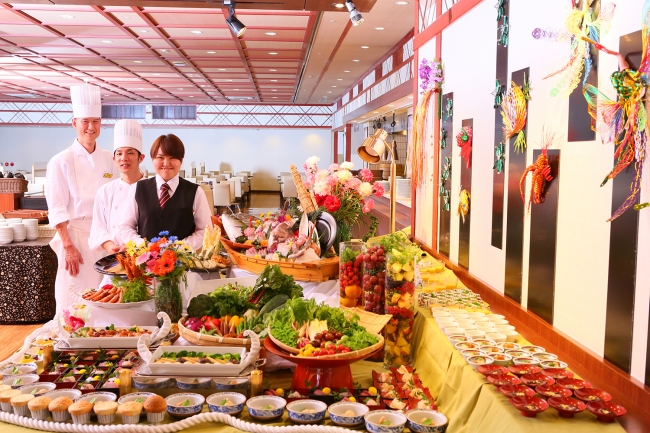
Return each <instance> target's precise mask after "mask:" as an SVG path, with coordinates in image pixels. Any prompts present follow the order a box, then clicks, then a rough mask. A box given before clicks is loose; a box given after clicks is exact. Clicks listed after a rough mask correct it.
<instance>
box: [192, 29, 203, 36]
mask: <svg viewBox="0 0 650 433" xmlns="http://www.w3.org/2000/svg"><path fill="white" fill-rule="evenodd" d="M190 33H194V34H195V35H200V34H201V33H203V32H202V31H201V30H190Z"/></svg>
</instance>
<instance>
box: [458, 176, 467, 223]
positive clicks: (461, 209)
mask: <svg viewBox="0 0 650 433" xmlns="http://www.w3.org/2000/svg"><path fill="white" fill-rule="evenodd" d="M460 188H461V191H460V194H459V199H460V201H459V202H458V215H460V216H461V217H462V218H463V224H465V217H466V216H467V214H468V213H469V192H468V191H467V190H466V189H462V188H463V186H462V185H461V187H460Z"/></svg>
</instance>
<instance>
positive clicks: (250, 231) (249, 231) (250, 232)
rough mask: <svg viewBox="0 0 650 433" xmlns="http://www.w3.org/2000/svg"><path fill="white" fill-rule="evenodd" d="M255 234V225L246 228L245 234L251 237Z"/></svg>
mask: <svg viewBox="0 0 650 433" xmlns="http://www.w3.org/2000/svg"><path fill="white" fill-rule="evenodd" d="M254 234H255V229H254V228H253V227H246V229H245V230H244V236H246V237H247V238H250V237H251V236H253V235H254Z"/></svg>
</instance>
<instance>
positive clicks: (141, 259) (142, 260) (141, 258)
mask: <svg viewBox="0 0 650 433" xmlns="http://www.w3.org/2000/svg"><path fill="white" fill-rule="evenodd" d="M149 260H151V253H143V254H140V256H139V257H138V258H137V259H135V264H136V265H138V266H140V265H141V264H143V263H146V262H148V261H149Z"/></svg>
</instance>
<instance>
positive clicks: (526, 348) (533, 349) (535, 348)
mask: <svg viewBox="0 0 650 433" xmlns="http://www.w3.org/2000/svg"><path fill="white" fill-rule="evenodd" d="M521 350H522V352H528V353H530V354H531V355H532V354H533V353H543V352H546V349H544V348H543V347H542V346H533V345H529V346H521Z"/></svg>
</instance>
